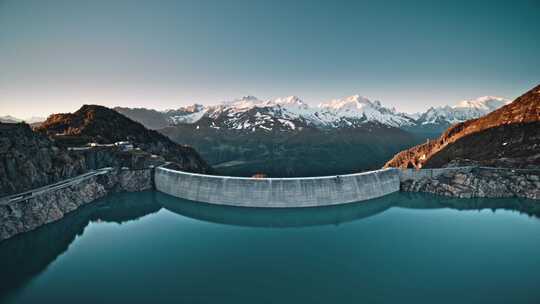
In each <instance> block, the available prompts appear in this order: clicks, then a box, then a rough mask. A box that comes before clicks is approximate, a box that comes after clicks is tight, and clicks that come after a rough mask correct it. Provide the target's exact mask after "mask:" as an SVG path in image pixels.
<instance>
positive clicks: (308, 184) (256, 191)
mask: <svg viewBox="0 0 540 304" xmlns="http://www.w3.org/2000/svg"><path fill="white" fill-rule="evenodd" d="M154 178H155V185H156V189H157V190H158V191H161V192H164V193H167V194H170V195H173V196H176V197H180V198H184V199H188V200H192V201H199V202H205V203H211V204H220V205H230V206H240V207H272V208H284V207H313V206H327V205H336V204H343V203H351V202H357V201H362V200H368V199H372V198H376V197H380V196H383V195H387V194H390V193H393V192H397V191H399V172H398V170H397V169H393V168H389V169H382V170H377V171H371V172H363V173H356V174H348V175H340V176H339V177H336V176H321V177H300V178H249V177H230V176H213V175H204V174H195V173H188V172H183V171H177V170H171V169H167V168H163V167H158V168H156V170H155V177H154Z"/></svg>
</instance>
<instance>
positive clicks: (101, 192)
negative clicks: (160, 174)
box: [0, 169, 153, 241]
mask: <svg viewBox="0 0 540 304" xmlns="http://www.w3.org/2000/svg"><path fill="white" fill-rule="evenodd" d="M152 188H153V174H152V170H151V169H147V170H134V171H130V170H116V171H112V172H110V173H108V174H105V175H99V176H94V177H91V178H89V179H86V180H83V181H81V182H79V183H77V184H75V185H71V186H68V187H65V188H61V189H57V190H52V191H49V192H46V193H43V194H40V195H37V196H35V197H32V198H30V199H28V200H25V201H20V202H16V203H11V202H8V203H4V204H0V241H1V240H3V239H7V238H10V237H12V236H14V235H16V234H19V233H23V232H27V231H31V230H34V229H36V228H38V227H40V226H42V225H45V224H47V223H51V222H54V221H57V220H59V219H61V218H63V217H64V216H65V215H66V214H68V213H70V212H72V211H74V210H76V209H78V208H79V207H81V206H83V205H86V204H88V203H90V202H93V201H94V200H97V199H99V198H102V197H104V196H105V195H107V194H108V193H111V192H120V191H143V190H149V189H152Z"/></svg>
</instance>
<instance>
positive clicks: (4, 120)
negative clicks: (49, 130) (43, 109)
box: [0, 115, 46, 124]
mask: <svg viewBox="0 0 540 304" xmlns="http://www.w3.org/2000/svg"><path fill="white" fill-rule="evenodd" d="M45 119H46V118H45V117H35V116H32V117H30V118H26V119H20V118H17V117H13V116H10V115H6V116H0V122H2V123H18V122H23V121H24V122H26V123H29V124H35V123H40V122H42V121H45Z"/></svg>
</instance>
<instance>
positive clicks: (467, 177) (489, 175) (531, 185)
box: [401, 168, 540, 200]
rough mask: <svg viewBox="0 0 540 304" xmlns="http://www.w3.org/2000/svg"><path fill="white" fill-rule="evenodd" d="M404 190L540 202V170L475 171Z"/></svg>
mask: <svg viewBox="0 0 540 304" xmlns="http://www.w3.org/2000/svg"><path fill="white" fill-rule="evenodd" d="M401 190H402V191H408V192H427V193H433V194H438V195H444V196H450V197H459V198H473V197H484V198H503V197H519V198H528V199H536V200H538V199H540V170H511V169H492V168H473V169H472V170H469V171H466V172H464V171H459V170H457V171H451V170H449V171H448V172H445V173H443V174H440V175H438V176H436V177H424V178H419V179H408V180H404V181H402V183H401Z"/></svg>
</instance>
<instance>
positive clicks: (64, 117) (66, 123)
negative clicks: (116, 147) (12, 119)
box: [36, 105, 210, 172]
mask: <svg viewBox="0 0 540 304" xmlns="http://www.w3.org/2000/svg"><path fill="white" fill-rule="evenodd" d="M36 131H38V132H41V133H43V134H47V135H48V136H50V137H51V138H53V139H54V140H55V141H56V142H58V143H59V144H62V145H68V146H82V145H86V144H88V143H99V144H112V143H115V142H119V141H129V142H131V143H133V144H134V145H136V146H137V147H138V148H140V149H141V150H143V151H146V152H148V153H152V154H156V155H159V156H161V157H163V158H164V159H166V160H168V161H172V162H175V163H177V164H178V165H179V167H180V168H182V169H184V170H186V171H191V172H209V170H210V167H209V166H208V165H207V164H206V162H205V161H204V160H203V159H202V158H201V157H200V156H199V154H198V153H197V152H196V151H195V150H194V149H193V148H191V147H188V146H184V145H179V144H176V143H174V142H172V141H171V140H170V139H169V138H167V137H166V136H164V135H162V134H160V133H158V132H156V131H153V130H148V129H147V128H145V127H144V126H143V125H142V124H140V123H138V122H135V121H133V120H131V119H129V118H127V117H125V116H124V115H122V114H119V113H118V112H116V111H114V110H111V109H109V108H106V107H103V106H98V105H84V106H82V107H81V108H80V109H79V110H78V111H76V112H74V113H66V114H53V115H51V116H49V118H47V120H46V121H45V122H43V123H42V124H41V126H39V127H38V128H36Z"/></svg>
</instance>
